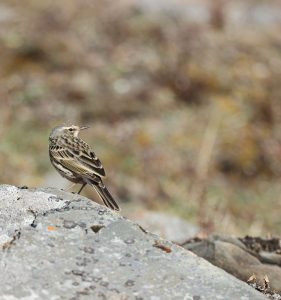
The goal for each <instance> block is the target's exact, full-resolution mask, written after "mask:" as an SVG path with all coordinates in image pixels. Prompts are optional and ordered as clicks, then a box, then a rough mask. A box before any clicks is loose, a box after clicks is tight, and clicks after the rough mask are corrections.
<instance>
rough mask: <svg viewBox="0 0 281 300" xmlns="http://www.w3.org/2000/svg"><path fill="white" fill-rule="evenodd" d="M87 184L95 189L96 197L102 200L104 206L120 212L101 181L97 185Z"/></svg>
mask: <svg viewBox="0 0 281 300" xmlns="http://www.w3.org/2000/svg"><path fill="white" fill-rule="evenodd" d="M89 183H90V184H91V185H92V186H93V187H94V188H95V190H96V191H97V193H98V195H99V196H100V198H101V199H102V201H103V203H104V204H105V206H107V207H109V208H111V209H112V210H117V211H119V210H120V208H119V206H118V204H117V203H116V201H115V200H114V199H113V197H112V195H111V194H110V192H109V190H108V189H107V188H106V186H105V185H104V184H103V182H102V181H101V180H100V182H99V183H97V182H89Z"/></svg>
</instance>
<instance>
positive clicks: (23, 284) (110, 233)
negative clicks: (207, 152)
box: [0, 185, 266, 300]
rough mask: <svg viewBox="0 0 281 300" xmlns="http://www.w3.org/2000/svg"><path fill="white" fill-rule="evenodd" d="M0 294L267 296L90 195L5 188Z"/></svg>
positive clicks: (51, 297)
mask: <svg viewBox="0 0 281 300" xmlns="http://www.w3.org/2000/svg"><path fill="white" fill-rule="evenodd" d="M0 197H1V201H0V205H1V207H0V209H1V210H0V211H1V215H0V227H1V231H0V236H1V241H2V248H3V249H2V251H1V273H0V299H1V300H2V299H3V300H12V299H48V300H56V299H72V300H74V299H112V300H113V299H124V300H125V299H136V300H137V299H139V300H140V299H153V300H157V299H159V300H160V299H161V300H162V299H164V300H165V299H197V300H199V299H200V300H203V299H235V300H238V299H241V300H247V299H255V300H259V299H266V298H265V296H264V295H262V294H260V293H258V292H257V291H255V290H254V289H252V288H251V287H249V286H248V285H246V284H245V283H243V282H241V281H239V280H238V279H236V278H234V277H232V276H231V275H229V274H227V273H226V272H225V271H223V270H221V269H219V268H217V267H214V266H212V265H211V264H210V263H208V262H207V261H205V260H203V259H202V258H200V257H198V256H196V255H194V254H192V253H191V252H189V251H187V250H185V249H183V248H181V247H179V246H176V245H174V244H172V243H171V242H168V241H165V240H162V239H161V238H159V237H158V236H156V235H153V234H150V233H147V232H145V231H144V230H143V229H141V228H140V227H139V226H138V225H136V224H134V223H132V222H130V221H129V220H126V219H124V218H122V217H121V216H120V215H118V214H117V213H114V212H111V211H109V210H108V209H107V208H105V207H102V206H100V205H98V204H95V203H94V202H92V201H91V200H89V199H87V198H84V197H81V196H80V195H73V194H71V193H66V192H62V191H59V190H56V189H41V190H40V189H37V190H21V189H17V188H16V187H13V186H8V185H3V186H0Z"/></svg>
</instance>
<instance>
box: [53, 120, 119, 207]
mask: <svg viewBox="0 0 281 300" xmlns="http://www.w3.org/2000/svg"><path fill="white" fill-rule="evenodd" d="M86 128H88V127H79V126H74V125H72V126H58V127H55V128H54V129H53V130H52V132H51V134H50V137H49V155H50V160H51V163H52V165H53V166H54V167H55V169H56V170H57V171H58V172H59V173H60V174H61V175H62V176H63V177H65V178H66V179H68V180H70V181H72V182H74V183H80V184H82V187H81V189H80V191H79V192H78V193H80V192H81V191H82V189H83V188H84V186H85V185H86V184H89V185H91V186H93V187H94V188H95V189H96V191H97V193H98V195H99V196H100V198H101V199H102V200H103V202H104V204H105V205H106V206H107V207H109V208H111V209H113V210H119V207H118V204H117V203H116V201H115V200H114V199H113V197H112V196H111V194H110V193H109V191H108V189H107V188H106V186H105V185H104V184H103V181H102V178H103V177H105V171H104V168H103V166H102V164H101V161H100V160H99V159H98V157H97V156H96V154H95V153H94V152H93V151H92V150H91V148H90V146H89V145H88V144H87V143H85V142H84V141H83V140H82V139H80V138H79V137H78V134H79V132H80V130H83V129H86Z"/></svg>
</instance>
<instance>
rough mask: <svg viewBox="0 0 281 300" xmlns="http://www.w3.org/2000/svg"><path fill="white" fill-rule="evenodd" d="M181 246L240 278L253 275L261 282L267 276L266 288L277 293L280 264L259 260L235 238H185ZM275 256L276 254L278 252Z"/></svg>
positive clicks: (280, 279)
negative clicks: (187, 240) (192, 239)
mask: <svg viewBox="0 0 281 300" xmlns="http://www.w3.org/2000/svg"><path fill="white" fill-rule="evenodd" d="M182 246H183V247H184V248H186V249H188V250H190V251H192V252H194V253H195V254H197V255H198V256H200V257H203V258H205V259H206V260H208V261H209V262H211V263H212V264H213V265H215V266H218V267H220V268H222V269H224V270H225V271H227V272H228V273H230V274H232V275H234V276H235V277H237V278H239V279H241V280H243V281H247V280H248V279H249V278H250V277H251V276H252V275H255V277H256V282H257V283H258V284H259V285H263V284H264V278H265V276H267V278H268V280H269V290H271V291H272V292H277V293H279V294H281V267H280V265H278V264H274V263H273V261H272V262H271V263H270V264H269V263H264V262H262V261H261V257H260V256H259V255H257V254H256V253H255V252H254V251H250V250H249V249H247V248H246V246H245V245H244V244H243V243H242V242H241V241H240V240H239V239H238V238H234V237H228V236H220V235H213V236H210V237H208V238H207V239H204V240H200V241H194V242H190V243H188V242H187V243H185V244H184V245H182ZM268 254H270V253H268ZM276 256H278V257H279V258H280V254H278V255H277V254H276ZM268 261H269V259H268ZM276 262H277V263H278V262H279V260H276ZM279 299H280V298H279Z"/></svg>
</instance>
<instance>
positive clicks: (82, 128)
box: [79, 126, 90, 130]
mask: <svg viewBox="0 0 281 300" xmlns="http://www.w3.org/2000/svg"><path fill="white" fill-rule="evenodd" d="M88 128H90V126H82V127H80V128H79V129H80V130H84V129H88Z"/></svg>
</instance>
